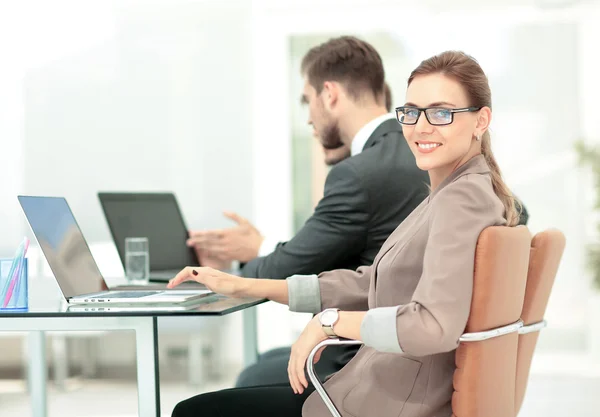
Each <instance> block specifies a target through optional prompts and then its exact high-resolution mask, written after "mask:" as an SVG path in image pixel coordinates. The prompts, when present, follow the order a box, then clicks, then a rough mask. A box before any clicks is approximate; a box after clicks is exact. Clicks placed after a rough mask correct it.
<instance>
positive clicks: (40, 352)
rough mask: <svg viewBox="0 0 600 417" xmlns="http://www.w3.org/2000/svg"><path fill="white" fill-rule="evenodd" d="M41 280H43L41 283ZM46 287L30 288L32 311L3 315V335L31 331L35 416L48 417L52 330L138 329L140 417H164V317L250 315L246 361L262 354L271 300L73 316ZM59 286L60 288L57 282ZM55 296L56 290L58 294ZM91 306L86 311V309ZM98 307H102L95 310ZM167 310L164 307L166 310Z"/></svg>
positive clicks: (216, 299) (210, 300)
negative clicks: (262, 314)
mask: <svg viewBox="0 0 600 417" xmlns="http://www.w3.org/2000/svg"><path fill="white" fill-rule="evenodd" d="M36 281H37V280H36ZM42 287H44V285H42V286H40V285H39V283H37V282H36V283H35V285H30V290H34V291H33V292H30V299H29V309H28V310H27V311H3V310H0V331H10V332H15V331H27V332H29V336H28V337H29V340H28V351H29V355H30V363H29V369H28V372H29V382H30V390H31V403H32V408H33V416H34V417H46V415H47V398H46V381H47V369H46V337H45V332H46V331H88V330H133V331H135V340H136V362H137V363H136V364H137V383H138V415H140V416H144V417H146V416H148V417H159V416H160V385H159V374H158V326H157V324H158V323H157V321H158V317H166V316H168V317H174V316H207V317H208V316H223V315H226V314H230V313H233V312H236V311H240V310H245V311H244V318H243V324H244V329H243V332H244V362H245V364H246V365H249V364H252V363H254V361H255V360H256V356H257V351H258V343H257V331H256V330H257V329H256V327H257V323H256V309H255V308H251V307H254V306H256V305H258V304H261V303H263V302H264V301H266V300H259V299H248V298H245V299H242V298H240V299H234V298H227V297H223V296H220V295H209V296H207V297H205V298H203V299H202V300H201V301H199V302H198V304H194V306H193V307H192V308H190V309H187V310H183V311H168V310H165V309H164V308H161V309H160V311H103V312H96V311H81V310H82V309H81V307H82V306H81V305H80V306H77V307H78V308H77V310H78V311H73V307H71V308H69V305H68V304H67V303H66V302H65V300H64V299H62V297H60V298H57V297H56V294H55V292H53V291H49V292H48V291H44V290H43V288H42ZM53 287H56V285H55V283H54V285H53ZM54 291H55V290H54ZM84 307H85V306H84ZM93 307H97V305H94V306H93ZM161 307H162V306H161Z"/></svg>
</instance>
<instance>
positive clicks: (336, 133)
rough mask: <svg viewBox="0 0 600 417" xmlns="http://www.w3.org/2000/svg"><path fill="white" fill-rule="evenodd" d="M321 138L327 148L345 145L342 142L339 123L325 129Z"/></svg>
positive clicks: (322, 143)
mask: <svg viewBox="0 0 600 417" xmlns="http://www.w3.org/2000/svg"><path fill="white" fill-rule="evenodd" d="M320 139H321V145H323V147H324V148H325V149H337V148H341V147H342V146H344V142H342V138H341V136H340V127H339V126H338V124H337V123H332V124H331V125H329V126H327V127H326V128H325V129H323V132H322V134H321V137H320Z"/></svg>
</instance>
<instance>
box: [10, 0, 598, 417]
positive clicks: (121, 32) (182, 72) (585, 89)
mask: <svg viewBox="0 0 600 417" xmlns="http://www.w3.org/2000/svg"><path fill="white" fill-rule="evenodd" d="M598 22H600V1H592V0H588V1H585V0H579V1H577V0H518V1H517V0H503V1H496V0H493V1H492V0H490V1H485V2H482V1H473V0H454V1H451V2H450V1H440V0H422V1H419V2H399V1H393V0H369V1H367V0H345V1H338V0H335V1H318V0H302V1H300V0H293V1H292V0H288V1H276V0H254V1H250V0H248V1H243V0H227V1H225V0H196V1H193V0H121V1H119V0H112V1H108V0H102V1H95V0H78V1H75V0H69V1H66V0H53V1H51V2H47V1H42V0H39V1H33V0H23V1H18V2H12V1H8V0H6V1H4V0H1V1H0V57H2V58H1V64H0V202H1V203H0V257H10V256H12V254H13V252H14V250H15V248H16V246H17V245H18V244H19V242H20V241H21V239H22V237H23V236H24V235H27V236H30V237H31V233H30V231H29V228H28V226H27V224H26V222H25V220H24V217H23V215H22V213H21V210H20V208H19V206H18V203H17V200H16V197H15V196H16V195H17V194H22V193H23V194H41V195H62V196H65V197H66V198H67V200H68V201H69V203H70V205H71V208H72V209H73V211H74V214H75V216H76V217H77V219H78V221H79V224H80V226H81V228H82V230H83V233H84V235H85V236H86V238H87V240H88V241H89V242H90V244H91V246H92V251H93V252H94V255H95V257H96V260H97V261H98V263H99V267H100V269H101V270H102V271H103V273H105V274H106V275H107V276H119V275H122V274H123V270H122V267H121V265H120V263H119V260H118V257H117V253H116V250H115V248H114V245H113V244H112V242H111V240H110V235H109V232H108V228H107V226H106V222H105V220H104V217H103V214H102V212H101V209H100V206H99V203H98V200H97V197H96V193H97V192H98V191H101V190H105V191H107V190H114V191H119V190H123V191H173V192H175V193H176V195H177V197H178V200H179V203H180V205H181V208H182V210H183V213H184V216H185V219H186V222H187V224H188V226H189V227H190V228H192V229H199V228H215V227H225V226H228V225H229V224H230V223H229V222H228V221H227V220H225V219H224V218H223V216H222V214H221V212H222V210H225V209H227V210H232V211H236V212H238V213H239V214H241V215H243V216H245V217H247V218H248V219H250V220H251V221H252V222H253V223H254V224H255V225H256V226H257V227H258V228H259V229H260V230H261V231H262V232H263V233H264V234H265V235H268V236H271V237H275V238H278V239H281V240H285V239H287V238H289V237H291V236H292V235H293V233H294V231H295V230H297V229H298V228H299V227H301V225H302V223H303V221H304V220H306V218H307V217H308V216H309V215H310V213H311V211H312V208H313V207H314V204H315V201H316V200H318V198H319V195H320V192H322V184H323V179H324V176H325V175H326V172H327V170H326V168H325V166H324V164H323V162H322V157H321V155H320V153H319V152H320V151H319V149H318V147H317V146H315V141H314V139H312V138H311V130H310V128H309V127H308V126H307V125H306V119H307V111H306V109H305V108H303V107H301V106H300V103H299V96H300V92H301V86H302V79H301V77H300V74H299V63H300V60H301V58H302V56H303V54H304V53H305V52H306V51H307V50H308V49H309V48H310V47H312V46H314V45H316V44H317V43H319V42H322V41H324V40H327V39H328V38H330V37H333V36H337V35H342V34H353V35H357V36H359V37H362V38H363V39H365V40H368V41H370V42H372V43H373V45H374V46H375V47H376V48H377V49H378V50H379V52H380V53H381V55H382V57H383V61H384V65H385V69H386V78H387V81H388V83H389V84H390V86H391V88H392V94H393V97H394V105H395V106H396V105H401V104H402V103H403V102H404V89H405V85H406V79H407V77H408V75H409V72H410V70H411V69H413V68H414V67H415V66H416V65H417V64H418V63H419V62H420V61H421V60H422V59H424V58H427V57H429V56H431V55H433V54H435V53H437V52H441V51H443V50H446V49H461V50H464V51H466V52H467V53H469V54H471V55H473V56H474V57H475V58H477V59H478V61H479V62H480V63H481V65H482V66H483V68H484V70H485V71H486V72H487V74H488V76H489V78H490V82H491V87H492V92H493V102H494V121H493V123H492V138H493V139H492V143H493V148H494V151H495V153H496V156H497V159H498V160H499V163H500V165H501V167H502V168H503V172H504V176H505V178H506V180H507V182H508V184H509V185H510V186H511V187H512V189H513V191H514V192H515V193H516V194H517V195H518V196H519V197H520V198H521V200H522V201H523V202H524V203H525V205H526V207H527V209H528V211H529V214H530V220H529V228H530V230H531V231H532V232H533V233H535V232H538V231H541V230H543V229H546V228H549V227H557V228H559V229H561V230H562V231H563V232H564V233H565V235H566V237H567V247H566V251H565V254H564V257H563V261H562V264H561V268H560V270H559V273H558V276H557V279H556V283H555V286H554V290H553V293H552V296H551V299H550V303H549V306H548V310H547V314H546V318H547V319H548V321H549V322H550V326H549V328H547V329H545V330H544V331H543V332H542V334H541V337H540V342H539V344H538V350H537V354H536V358H535V360H534V364H533V369H532V376H531V385H530V388H529V393H528V396H527V397H526V400H525V405H524V409H523V411H522V413H521V415H522V416H539V415H544V416H559V415H563V414H564V413H565V412H571V413H575V415H578V416H597V415H599V413H600V411H599V410H600V399H599V397H598V396H597V392H598V391H599V390H600V342H599V341H600V322H599V320H600V289H593V287H592V285H591V278H590V273H589V272H588V270H587V269H586V267H585V247H586V245H588V244H591V243H594V242H596V241H597V239H598V236H597V234H596V226H595V224H596V223H597V222H598V220H599V217H598V216H597V215H594V213H593V210H592V209H593V207H592V206H593V202H594V200H595V192H596V191H595V188H594V186H593V182H592V178H591V175H590V173H589V170H588V169H585V168H582V167H580V166H579V164H578V160H577V155H576V153H575V151H574V143H575V142H576V141H577V140H584V141H586V142H588V143H590V144H594V143H598V144H600V123H598V108H599V107H598V106H599V104H598V97H600V78H599V77H598V76H597V74H598V73H600V50H599V49H598V41H599V40H600V26H599V25H598ZM38 255H39V254H38ZM31 256H32V258H33V262H32V264H33V267H32V274H34V275H35V276H34V277H32V283H33V284H35V283H36V282H39V283H46V284H48V283H50V284H49V285H50V287H51V288H53V289H54V290H55V292H56V294H58V287H57V286H55V285H53V284H52V282H53V278H52V275H51V271H49V269H48V267H47V265H45V263H44V261H43V260H42V259H41V257H39V256H38V257H37V258H36V252H35V248H33V249H32V255H31ZM36 259H37V260H36ZM258 310H259V313H258V314H259V347H260V350H261V351H265V350H268V349H270V348H273V347H277V346H284V345H289V344H290V343H291V342H293V341H294V340H295V338H296V337H297V335H298V334H299V332H300V331H301V330H302V328H303V326H304V324H305V323H306V322H307V320H308V319H309V316H308V317H307V316H306V315H303V314H293V313H289V312H288V311H287V307H283V306H279V305H275V304H272V303H269V304H265V305H262V306H260V307H259V308H258ZM209 321H210V322H209ZM160 331H161V335H162V336H164V335H167V334H168V337H161V339H160V342H159V347H160V355H161V374H162V379H163V380H162V381H161V384H162V386H161V390H162V395H163V398H162V406H163V410H164V413H165V414H166V415H168V414H169V413H170V411H171V409H172V407H173V406H174V404H175V403H176V402H177V401H179V400H181V399H184V398H187V397H188V396H190V395H192V394H194V393H197V392H202V391H206V390H210V389H217V388H221V387H228V386H231V385H232V384H233V381H234V379H235V376H236V375H237V373H238V372H239V370H240V369H241V367H242V348H241V341H242V320H241V315H240V314H239V313H238V314H233V315H231V316H230V317H225V318H222V319H210V320H209V319H202V320H200V319H185V320H173V319H170V320H161V321H160ZM190 334H195V336H190ZM23 336H24V335H21V334H9V335H6V334H5V335H3V334H0V351H1V352H2V354H1V355H0V415H2V416H3V417H9V416H22V415H28V414H27V413H29V412H30V411H29V404H28V402H29V398H28V395H27V392H26V388H25V381H24V379H23V377H22V376H23V367H24V366H25V364H24V363H23V362H24V359H23V358H24V357H26V356H24V355H25V350H26V339H25V338H24V337H23ZM50 337H51V338H53V340H56V341H55V342H54V343H49V349H54V350H55V351H51V352H49V356H48V357H49V366H50V369H51V370H53V371H54V372H57V370H58V373H57V375H54V374H53V373H52V372H51V374H50V376H51V380H50V381H49V386H50V394H49V395H50V396H49V405H50V415H51V416H57V415H61V416H71V415H77V416H129V415H136V409H137V406H136V401H137V399H136V395H135V392H136V385H135V344H134V338H133V335H132V334H122V333H100V334H97V333H93V334H84V335H77V334H53V335H51V336H50ZM194 337H196V338H197V339H194ZM194 355H195V356H196V357H197V356H198V355H199V356H200V358H201V360H200V362H197V361H196V362H193V363H196V364H198V363H201V364H202V366H201V367H200V368H201V369H192V370H191V372H190V369H189V364H190V357H194ZM65 358H66V359H65ZM57 362H58V364H57ZM163 368H164V369H163ZM61 369H62V371H61ZM65 370H67V371H68V372H67V373H66V374H65ZM53 375H54V376H53ZM56 376H58V378H56ZM100 393H101V394H100ZM594 393H596V395H594ZM100 395H102V397H100ZM74 404H77V406H75V405H74ZM79 406H81V407H83V408H77V407H79Z"/></svg>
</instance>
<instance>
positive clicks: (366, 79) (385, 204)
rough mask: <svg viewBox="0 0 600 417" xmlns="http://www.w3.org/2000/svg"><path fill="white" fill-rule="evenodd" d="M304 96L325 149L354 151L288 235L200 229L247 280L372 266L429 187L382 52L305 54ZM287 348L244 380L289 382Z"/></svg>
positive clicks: (324, 369) (324, 365)
mask: <svg viewBox="0 0 600 417" xmlns="http://www.w3.org/2000/svg"><path fill="white" fill-rule="evenodd" d="M301 73H302V75H303V77H304V81H305V82H304V88H303V94H302V101H303V102H304V103H305V104H307V105H308V108H309V120H308V123H309V125H311V126H312V127H313V129H314V133H315V135H316V136H317V137H318V138H319V140H320V142H321V144H322V145H323V147H324V148H325V149H326V150H330V149H338V148H340V147H341V146H344V147H346V149H348V150H350V154H351V156H350V157H348V158H346V159H344V160H343V161H341V162H339V163H337V164H336V165H335V166H333V167H332V168H331V170H330V172H329V174H328V175H327V179H326V182H325V190H324V196H323V198H322V199H321V201H319V203H318V204H317V207H316V208H315V211H314V213H313V215H312V216H311V217H310V218H309V219H308V220H307V221H306V223H305V225H304V226H303V227H302V229H301V230H300V231H299V232H298V233H297V234H296V235H295V236H294V237H293V238H292V239H291V240H290V241H288V242H285V243H277V242H272V241H270V240H269V239H268V238H264V237H263V236H262V235H261V234H260V232H259V231H258V230H257V229H256V228H255V227H254V226H253V225H252V224H251V223H250V222H248V221H247V220H246V219H243V218H241V217H239V216H238V215H236V214H235V213H227V215H228V217H230V218H232V219H233V220H234V221H236V222H237V223H238V225H237V226H235V227H233V228H230V229H223V230H217V231H202V232H192V233H191V238H190V240H189V242H188V244H190V245H194V246H195V247H196V248H197V249H198V250H199V255H200V256H201V258H202V261H203V262H204V261H205V259H206V257H205V255H206V254H209V255H210V256H212V257H216V258H221V259H237V260H239V261H240V262H242V263H245V265H244V266H243V267H242V270H241V273H242V275H243V276H246V277H265V278H273V279H284V278H287V277H288V276H290V275H294V274H318V273H320V272H323V271H327V270H332V269H340V268H346V269H356V268H357V267H359V266H361V265H370V264H372V262H373V259H374V258H375V255H376V254H377V252H378V251H379V249H380V248H381V246H382V244H383V242H384V241H385V240H386V239H387V237H388V236H389V235H390V234H391V232H392V231H393V230H394V229H395V228H396V227H397V226H398V224H400V223H401V222H402V221H403V220H404V219H405V218H406V217H407V216H408V215H409V214H410V213H411V212H412V211H413V209H414V208H415V207H416V206H417V205H419V204H420V203H421V201H422V200H423V199H424V198H425V196H426V195H427V193H428V188H427V184H428V182H429V178H428V176H427V173H426V172H424V171H421V170H419V169H418V168H417V166H416V163H415V160H414V156H413V154H412V152H411V151H410V149H409V148H408V145H407V143H406V140H405V139H404V137H403V135H402V128H401V126H400V124H399V123H398V122H397V121H396V119H395V116H394V115H393V114H390V113H388V111H387V110H386V106H385V105H384V100H383V97H384V70H383V65H382V62H381V58H380V56H379V54H378V53H377V51H375V49H374V48H373V47H372V46H371V45H369V44H368V43H366V42H363V41H361V40H359V39H356V38H354V37H348V36H345V37H340V38H335V39H331V40H330V41H328V42H325V43H323V44H321V45H319V46H317V47H315V48H313V49H311V50H310V51H309V52H308V53H307V54H306V56H305V57H304V59H303V61H302V66H301ZM355 352H356V349H355V348H348V347H344V348H328V349H326V350H325V351H324V352H323V355H322V357H321V360H320V361H319V363H318V364H317V366H318V368H317V372H318V373H319V375H320V376H321V377H324V376H326V375H330V374H332V373H334V372H337V371H338V370H339V369H341V367H342V366H344V364H346V363H347V362H348V361H349V360H350V359H351V358H352V356H353V355H354V353H355ZM288 359H289V349H288V350H287V351H285V350H278V351H276V352H268V353H266V354H265V355H263V356H262V357H261V359H259V362H258V363H256V364H255V365H253V366H252V367H250V368H248V369H246V370H245V371H244V372H243V373H242V375H241V376H240V378H239V380H238V383H237V386H251V385H265V384H271V383H281V382H286V381H287V380H288V377H287V361H288Z"/></svg>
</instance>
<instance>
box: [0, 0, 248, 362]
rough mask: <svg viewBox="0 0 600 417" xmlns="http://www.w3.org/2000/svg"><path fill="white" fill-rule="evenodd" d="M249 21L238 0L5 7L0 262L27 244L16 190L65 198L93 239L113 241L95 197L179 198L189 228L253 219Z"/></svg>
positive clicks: (235, 323) (0, 17)
mask: <svg viewBox="0 0 600 417" xmlns="http://www.w3.org/2000/svg"><path fill="white" fill-rule="evenodd" d="M250 17H251V3H249V2H246V1H242V0H239V1H228V2H221V1H216V0H215V1H208V0H207V1H153V2H147V1H126V2H123V1H112V2H110V1H86V2H77V1H56V2H52V3H51V4H50V3H46V2H43V1H26V2H19V3H18V4H4V3H2V5H1V6H0V23H2V24H0V31H1V33H0V34H1V35H2V36H1V37H0V38H1V39H2V40H1V41H0V42H1V44H0V52H2V56H3V64H2V65H1V66H0V87H1V93H0V110H1V111H0V115H1V116H0V117H2V119H0V120H1V121H2V124H1V125H0V129H1V130H0V140H1V144H2V146H1V148H0V149H1V151H0V169H1V170H2V171H1V172H2V175H0V185H1V187H0V199H1V201H2V203H1V204H0V231H1V233H0V256H2V255H4V256H10V255H12V252H13V250H14V249H15V248H16V246H17V245H18V243H19V242H20V239H21V237H22V236H23V234H28V235H29V236H30V237H31V234H30V232H29V229H28V227H27V226H26V223H25V222H24V220H23V216H22V213H21V210H20V208H19V207H18V204H17V202H16V198H15V196H16V194H18V193H27V194H41V195H63V196H65V197H66V198H67V200H68V201H69V203H70V205H71V207H72V209H73V211H74V213H75V215H76V217H77V220H78V221H79V224H80V226H81V228H82V230H83V233H84V234H85V236H86V238H87V239H88V241H90V242H91V243H95V242H102V241H107V240H109V239H110V236H109V233H108V228H107V226H106V222H105V220H104V216H103V214H102V212H101V209H100V206H99V203H98V200H97V197H96V193H97V192H98V191H100V190H150V191H155V190H156V191H159V190H160V191H162V190H167V191H174V192H175V193H176V194H177V196H178V199H179V202H180V205H181V208H182V210H183V212H184V216H185V218H186V220H187V223H188V226H189V227H191V228H206V227H223V226H225V225H227V224H228V222H226V221H225V220H224V219H223V217H222V215H221V211H222V210H224V209H229V210H235V211H237V212H239V213H240V214H242V215H244V216H246V217H248V218H250V219H253V218H254V215H255V213H254V204H253V201H254V195H253V176H254V170H253V165H254V164H253V160H252V156H251V155H252V149H253V148H252V132H253V122H252V120H253V119H252V112H253V107H252V103H253V102H252V90H251V88H252V84H251V79H252V74H253V65H252V63H253V60H252V48H251V47H252V36H251V34H252V33H251V19H250ZM9 40H10V41H9ZM5 58H6V59H5ZM11 152H13V153H14V155H16V158H15V159H13V158H12V154H11ZM7 174H8V175H7ZM115 261H116V259H115V258H114V257H113V258H112V260H111V261H108V262H112V263H113V264H114V262H115ZM103 262H107V261H106V259H105V260H104V261H103V260H102V259H99V263H100V267H101V269H106V267H107V265H106V264H103ZM113 264H111V265H108V268H109V269H110V268H111V267H112V265H113ZM231 320H232V324H231V327H233V328H234V329H237V331H238V332H239V330H240V327H241V320H240V319H239V317H235V318H232V319H231ZM231 320H230V321H231ZM192 327H193V326H192ZM230 338H231V339H232V340H233V341H235V337H230ZM240 340H241V336H240ZM115 344H118V341H117V340H115V343H114V344H113V347H114V350H112V351H111V349H110V348H108V349H103V353H102V354H103V355H104V354H105V355H106V358H116V357H119V355H118V354H116V352H117V349H119V350H123V348H117V347H115V346H114V345H115ZM239 345H240V344H239V343H231V344H229V345H228V346H231V347H232V352H231V354H232V356H235V357H236V358H237V357H238V356H239V357H240V358H241V348H240V349H237V348H238V347H239ZM130 346H133V345H130ZM238 350H239V352H238Z"/></svg>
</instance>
